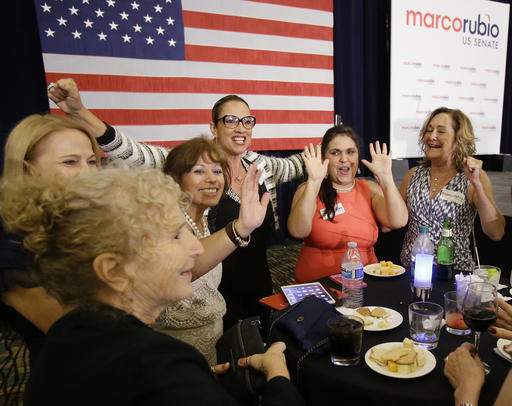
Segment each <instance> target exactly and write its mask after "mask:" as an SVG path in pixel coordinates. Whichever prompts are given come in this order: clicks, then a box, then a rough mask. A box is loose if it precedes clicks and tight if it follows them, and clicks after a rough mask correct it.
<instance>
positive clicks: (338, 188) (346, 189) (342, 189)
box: [332, 179, 356, 192]
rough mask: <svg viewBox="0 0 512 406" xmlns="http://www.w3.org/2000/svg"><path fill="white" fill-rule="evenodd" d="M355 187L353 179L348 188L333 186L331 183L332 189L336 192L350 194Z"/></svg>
mask: <svg viewBox="0 0 512 406" xmlns="http://www.w3.org/2000/svg"><path fill="white" fill-rule="evenodd" d="M355 185H356V180H355V179H354V180H353V181H352V184H351V185H350V186H335V185H334V183H333V184H332V187H333V188H334V190H335V191H336V192H350V191H351V190H352V189H354V186H355Z"/></svg>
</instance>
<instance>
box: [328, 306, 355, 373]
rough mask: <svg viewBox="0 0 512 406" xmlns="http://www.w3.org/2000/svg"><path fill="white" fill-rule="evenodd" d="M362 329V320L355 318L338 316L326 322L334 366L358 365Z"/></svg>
mask: <svg viewBox="0 0 512 406" xmlns="http://www.w3.org/2000/svg"><path fill="white" fill-rule="evenodd" d="M363 329H364V322H363V320H362V319H360V318H359V317H355V316H349V317H346V316H338V317H334V318H331V319H329V320H328V321H327V333H328V335H329V343H330V345H331V362H332V363H333V364H334V365H340V366H349V365H356V364H357V363H359V357H360V356H361V346H362V344H363Z"/></svg>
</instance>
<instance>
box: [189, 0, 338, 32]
mask: <svg viewBox="0 0 512 406" xmlns="http://www.w3.org/2000/svg"><path fill="white" fill-rule="evenodd" d="M309 3H311V4H310V8H307V6H306V8H299V7H289V6H288V5H280V4H276V5H270V6H269V5H268V4H264V3H258V2H253V1H246V0H215V1H208V0H182V8H183V10H187V11H199V12H203V13H212V14H219V15H233V16H240V17H250V18H258V19H264V20H274V21H283V22H289V23H298V24H310V25H318V26H322V27H329V28H332V25H333V15H332V12H331V10H328V12H326V11H320V10H316V9H313V7H311V6H312V5H313V4H312V3H316V1H309Z"/></svg>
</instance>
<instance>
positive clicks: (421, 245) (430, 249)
mask: <svg viewBox="0 0 512 406" xmlns="http://www.w3.org/2000/svg"><path fill="white" fill-rule="evenodd" d="M416 254H430V255H432V256H433V255H434V244H432V241H430V238H429V236H428V227H427V226H420V233H419V234H418V237H416V241H414V244H413V246H412V250H411V281H414V264H415V263H416Z"/></svg>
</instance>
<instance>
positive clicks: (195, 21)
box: [183, 10, 332, 41]
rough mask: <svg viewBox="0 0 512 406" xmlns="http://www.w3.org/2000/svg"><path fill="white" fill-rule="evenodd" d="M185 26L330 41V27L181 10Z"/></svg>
mask: <svg viewBox="0 0 512 406" xmlns="http://www.w3.org/2000/svg"><path fill="white" fill-rule="evenodd" d="M183 23H184V25H185V27H194V28H205V29H209V30H223V31H235V32H248V33H253V34H265V35H280V36H284V37H295V38H309V39H318V40H326V41H332V28H330V27H320V26H317V25H309V24H297V23H288V22H284V21H273V20H264V19H260V18H249V17H237V16H227V15H222V14H211V13H201V12H198V11H185V10H184V11H183Z"/></svg>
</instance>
